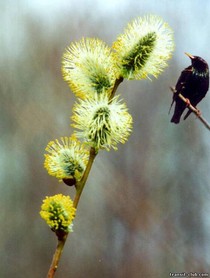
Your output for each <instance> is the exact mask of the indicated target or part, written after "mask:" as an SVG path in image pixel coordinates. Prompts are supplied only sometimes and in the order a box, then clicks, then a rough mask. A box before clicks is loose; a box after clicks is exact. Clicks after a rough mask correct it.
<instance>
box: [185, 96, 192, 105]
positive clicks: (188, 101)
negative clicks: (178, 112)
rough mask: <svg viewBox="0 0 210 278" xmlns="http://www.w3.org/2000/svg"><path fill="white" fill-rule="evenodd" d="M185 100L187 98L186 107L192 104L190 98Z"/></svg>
mask: <svg viewBox="0 0 210 278" xmlns="http://www.w3.org/2000/svg"><path fill="white" fill-rule="evenodd" d="M185 100H186V102H185V103H186V107H189V106H190V104H191V103H190V100H189V98H186V99H185Z"/></svg>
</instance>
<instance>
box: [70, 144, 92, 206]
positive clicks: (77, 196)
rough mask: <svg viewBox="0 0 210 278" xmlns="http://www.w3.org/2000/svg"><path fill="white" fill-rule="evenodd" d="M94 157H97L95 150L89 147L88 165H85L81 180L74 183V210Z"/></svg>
mask: <svg viewBox="0 0 210 278" xmlns="http://www.w3.org/2000/svg"><path fill="white" fill-rule="evenodd" d="M96 155H97V151H96V149H95V148H93V147H91V148H90V155H89V160H88V164H87V167H86V169H85V172H84V174H83V176H82V178H81V180H80V181H78V182H77V183H76V195H75V197H74V207H75V208H77V206H78V203H79V199H80V196H81V194H82V191H83V188H84V186H85V183H86V181H87V178H88V176H89V173H90V170H91V168H92V165H93V161H94V159H95V157H96Z"/></svg>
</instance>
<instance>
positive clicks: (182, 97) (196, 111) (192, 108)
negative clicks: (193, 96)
mask: <svg viewBox="0 0 210 278" xmlns="http://www.w3.org/2000/svg"><path fill="white" fill-rule="evenodd" d="M170 89H171V91H172V92H173V93H174V94H177V91H176V89H175V88H173V87H170ZM177 96H178V97H179V98H180V99H181V100H183V101H184V102H185V103H186V104H187V108H189V109H190V110H191V111H192V112H193V113H194V114H195V115H196V116H197V118H198V119H199V120H200V121H201V122H202V123H203V124H204V125H205V127H206V128H207V129H208V130H210V124H209V123H208V122H207V120H206V119H204V118H203V117H202V116H201V112H200V111H199V110H198V109H196V108H195V107H194V106H192V105H191V104H189V102H188V100H187V99H186V98H185V97H184V96H183V95H182V94H178V95H177Z"/></svg>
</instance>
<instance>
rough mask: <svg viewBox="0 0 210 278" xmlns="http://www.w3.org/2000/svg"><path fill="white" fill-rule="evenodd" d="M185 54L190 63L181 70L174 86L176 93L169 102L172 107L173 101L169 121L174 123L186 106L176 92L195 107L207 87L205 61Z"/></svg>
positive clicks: (207, 69)
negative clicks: (173, 106)
mask: <svg viewBox="0 0 210 278" xmlns="http://www.w3.org/2000/svg"><path fill="white" fill-rule="evenodd" d="M185 54H186V55H187V56H188V57H189V58H190V59H191V62H192V64H191V66H189V67H187V68H186V69H184V70H183V71H182V73H181V75H180V77H179V79H178V81H177V84H176V87H175V91H176V93H175V94H174V95H173V101H172V103H171V107H172V105H173V103H174V102H175V109H174V114H173V117H172V118H171V122H172V123H175V124H178V123H179V121H180V118H181V115H182V113H183V112H184V110H185V109H186V108H187V106H188V105H186V103H184V102H183V100H181V99H180V98H179V97H178V94H182V95H183V96H184V97H185V98H186V99H188V100H189V104H191V105H192V106H194V107H196V105H197V104H198V103H199V102H200V101H201V100H202V99H203V98H204V97H205V95H206V93H207V91H208V89H209V67H208V64H207V62H206V61H205V60H204V59H202V58H201V57H198V56H193V55H191V54H189V53H185ZM171 107H170V110H171ZM170 110H169V112H170ZM191 112H192V111H191V110H190V109H189V110H188V112H187V113H186V115H185V116H184V120H185V119H186V118H187V117H188V116H189V115H190V113H191Z"/></svg>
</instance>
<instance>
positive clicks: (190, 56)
mask: <svg viewBox="0 0 210 278" xmlns="http://www.w3.org/2000/svg"><path fill="white" fill-rule="evenodd" d="M184 54H186V55H187V56H188V57H189V58H190V59H194V58H195V57H194V56H193V55H191V54H189V53H187V52H185V53H184Z"/></svg>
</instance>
